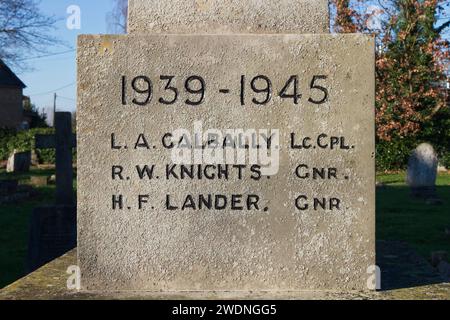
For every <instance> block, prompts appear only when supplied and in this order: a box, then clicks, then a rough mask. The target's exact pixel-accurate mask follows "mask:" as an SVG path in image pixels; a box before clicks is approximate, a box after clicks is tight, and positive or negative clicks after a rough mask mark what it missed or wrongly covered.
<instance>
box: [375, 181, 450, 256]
mask: <svg viewBox="0 0 450 320" xmlns="http://www.w3.org/2000/svg"><path fill="white" fill-rule="evenodd" d="M377 181H378V182H382V183H384V184H385V186H384V187H381V188H377V235H376V237H377V240H397V241H404V242H407V243H408V244H409V245H411V246H412V247H413V248H414V249H415V250H417V251H418V252H419V253H420V254H421V255H422V256H423V257H424V258H426V259H427V260H430V256H431V252H433V251H440V250H444V251H447V252H448V253H450V235H446V233H445V229H446V228H448V229H450V174H443V173H441V174H439V176H438V179H437V182H436V184H437V192H438V195H439V196H440V198H441V199H442V201H443V204H441V205H431V204H426V203H425V202H424V201H421V200H414V199H411V197H410V191H409V188H408V187H407V186H406V185H405V182H404V181H405V173H404V172H402V173H397V174H385V175H379V176H377Z"/></svg>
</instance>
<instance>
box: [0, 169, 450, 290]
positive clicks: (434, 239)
mask: <svg viewBox="0 0 450 320" xmlns="http://www.w3.org/2000/svg"><path fill="white" fill-rule="evenodd" d="M52 174H54V170H32V171H31V172H30V173H27V174H20V175H11V174H8V173H6V172H5V171H4V170H0V179H13V178H14V179H19V180H21V182H26V180H27V179H29V178H30V176H32V175H43V176H50V175H52ZM377 181H380V182H384V183H385V184H386V186H385V187H384V188H377V239H380V240H381V239H382V240H400V241H405V242H408V243H409V244H410V245H411V246H412V247H413V248H415V249H416V250H417V251H418V252H419V253H420V254H422V255H423V256H424V257H425V258H427V259H429V258H430V254H431V252H432V251H438V250H446V251H448V252H449V253H450V239H449V238H448V237H447V236H446V235H445V232H444V231H445V228H450V175H449V174H441V175H439V178H438V181H437V184H438V192H439V195H440V196H441V198H442V199H443V202H444V203H443V205H427V204H425V203H424V202H423V201H420V200H412V199H411V198H410V196H409V189H408V188H407V187H406V185H405V183H404V181H405V174H404V173H399V174H383V175H379V176H377ZM74 185H75V181H74ZM37 190H38V195H37V196H36V197H35V198H33V199H30V200H28V201H25V202H23V203H21V204H20V205H17V204H10V205H0V226H1V231H2V232H1V233H0V288H2V287H4V286H6V285H8V284H10V283H12V282H13V281H15V280H17V279H19V278H20V277H22V276H23V273H24V265H25V257H26V254H27V241H28V228H29V225H28V224H29V219H30V214H31V211H32V209H33V208H34V207H36V206H39V205H43V204H51V203H53V202H54V192H55V187H54V186H48V187H42V188H38V189H37Z"/></svg>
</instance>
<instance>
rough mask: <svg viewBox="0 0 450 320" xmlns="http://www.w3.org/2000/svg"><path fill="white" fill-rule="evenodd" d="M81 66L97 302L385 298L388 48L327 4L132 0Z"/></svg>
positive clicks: (85, 222) (84, 266)
mask: <svg viewBox="0 0 450 320" xmlns="http://www.w3.org/2000/svg"><path fill="white" fill-rule="evenodd" d="M77 59H78V130H77V145H78V196H77V201H78V211H77V214H78V224H77V226H78V251H77V252H78V266H79V268H80V271H81V288H82V290H86V291H243V290H246V291H255V292H258V291H273V292H276V291H299V290H340V291H347V290H348V291H350V290H368V289H370V288H368V279H369V278H370V276H371V275H372V274H373V269H374V267H375V202H374V198H375V196H374V189H375V165H374V150H375V147H374V144H375V138H374V137H375V133H374V39H373V38H372V37H371V36H367V35H360V34H347V35H331V34H329V33H328V5H327V1H324V0H321V1H316V0H314V1H312V0H303V1H290V0H284V1H277V2H275V1H256V0H251V1H235V0H233V1H229V3H226V4H225V2H223V1H193V0H192V1H177V0H171V1H164V2H160V1H156V0H154V1H153V0H152V1H137V0H136V1H130V2H129V33H128V34H126V35H117V36H116V35H114V36H112V35H82V36H80V37H79V39H78V58H77ZM368 270H369V273H368ZM370 270H372V273H370ZM369 287H370V286H369Z"/></svg>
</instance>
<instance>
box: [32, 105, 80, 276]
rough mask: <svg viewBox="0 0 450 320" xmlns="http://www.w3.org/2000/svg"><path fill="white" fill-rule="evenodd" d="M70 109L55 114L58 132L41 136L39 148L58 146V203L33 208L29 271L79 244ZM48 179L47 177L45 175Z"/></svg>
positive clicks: (73, 143)
mask: <svg viewBox="0 0 450 320" xmlns="http://www.w3.org/2000/svg"><path fill="white" fill-rule="evenodd" d="M71 117H72V115H71V113H70V112H57V113H56V115H55V129H56V130H55V135H37V136H36V137H35V138H36V141H35V145H36V148H38V149H50V148H55V149H56V159H55V161H56V205H53V206H45V207H38V208H35V209H34V210H33V214H32V217H31V222H30V226H31V227H30V236H29V242H28V262H27V265H28V271H29V272H31V271H33V270H36V269H37V268H39V267H40V266H42V265H44V264H46V263H47V262H49V261H51V260H53V259H55V258H57V257H59V256H61V255H63V254H64V253H66V252H67V251H69V250H71V249H73V248H74V247H76V243H77V233H76V219H77V218H76V215H77V213H76V212H77V210H76V206H75V204H74V203H75V201H74V191H73V168H72V148H75V147H76V139H75V135H74V134H73V133H72V119H71ZM45 179H46V180H47V177H45Z"/></svg>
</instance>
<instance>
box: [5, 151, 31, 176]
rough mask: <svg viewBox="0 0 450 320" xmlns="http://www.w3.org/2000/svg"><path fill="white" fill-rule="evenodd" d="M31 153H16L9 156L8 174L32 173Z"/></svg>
mask: <svg viewBox="0 0 450 320" xmlns="http://www.w3.org/2000/svg"><path fill="white" fill-rule="evenodd" d="M30 164H31V152H30V151H26V152H17V151H16V150H14V152H13V153H12V154H11V155H10V156H9V159H8V164H7V167H6V172H10V173H19V172H28V171H30Z"/></svg>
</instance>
